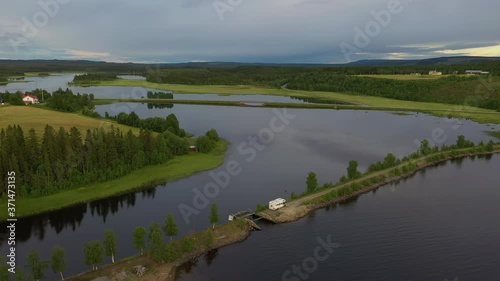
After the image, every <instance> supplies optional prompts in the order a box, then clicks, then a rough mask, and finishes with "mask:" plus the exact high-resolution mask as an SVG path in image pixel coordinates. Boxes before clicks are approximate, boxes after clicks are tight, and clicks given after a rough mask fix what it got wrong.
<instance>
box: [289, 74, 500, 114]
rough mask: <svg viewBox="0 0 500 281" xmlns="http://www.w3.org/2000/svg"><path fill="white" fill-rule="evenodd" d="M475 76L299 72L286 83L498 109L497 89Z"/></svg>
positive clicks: (499, 96) (312, 88) (295, 86)
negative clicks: (398, 76)
mask: <svg viewBox="0 0 500 281" xmlns="http://www.w3.org/2000/svg"><path fill="white" fill-rule="evenodd" d="M484 82H485V81H482V80H481V79H480V78H479V77H478V76H465V77H463V76H448V77H444V78H441V79H428V80H416V81H415V80H409V81H401V80H395V79H380V78H370V77H359V76H353V75H332V74H330V73H321V72H315V73H309V74H302V75H300V76H298V77H296V78H295V79H293V80H292V81H290V82H289V83H288V85H287V87H288V88H289V89H295V90H305V91H328V92H350V93H354V94H361V95H367V96H378V97H384V98H391V99H397V100H407V101H423V102H441V103H450V104H460V105H470V106H476V107H482V108H488V109H494V110H499V111H500V89H498V86H497V85H496V84H494V83H488V82H487V83H486V85H484Z"/></svg>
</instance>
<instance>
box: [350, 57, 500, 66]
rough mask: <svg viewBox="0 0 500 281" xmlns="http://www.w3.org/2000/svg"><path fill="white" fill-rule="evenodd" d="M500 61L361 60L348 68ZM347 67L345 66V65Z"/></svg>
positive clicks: (495, 59) (461, 59) (478, 58)
mask: <svg viewBox="0 0 500 281" xmlns="http://www.w3.org/2000/svg"><path fill="white" fill-rule="evenodd" d="M491 61H500V57H468V56H459V57H440V58H431V59H422V60H359V61H355V62H351V63H348V64H346V65H348V66H412V65H453V64H469V63H481V62H491ZM344 66H345V65H344Z"/></svg>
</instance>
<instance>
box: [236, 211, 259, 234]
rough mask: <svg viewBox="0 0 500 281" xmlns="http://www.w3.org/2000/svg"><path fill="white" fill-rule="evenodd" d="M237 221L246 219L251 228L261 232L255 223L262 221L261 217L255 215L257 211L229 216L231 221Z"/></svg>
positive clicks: (241, 212)
mask: <svg viewBox="0 0 500 281" xmlns="http://www.w3.org/2000/svg"><path fill="white" fill-rule="evenodd" d="M235 219H245V220H246V221H247V223H248V225H249V226H250V227H252V228H253V229H256V230H261V228H260V227H259V226H258V225H257V224H256V223H255V222H256V221H258V220H260V219H262V218H261V217H259V216H256V215H255V211H253V210H250V209H248V210H246V211H240V212H237V213H236V214H231V215H229V220H230V221H232V220H235Z"/></svg>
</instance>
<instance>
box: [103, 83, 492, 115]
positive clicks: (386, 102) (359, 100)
mask: <svg viewBox="0 0 500 281" xmlns="http://www.w3.org/2000/svg"><path fill="white" fill-rule="evenodd" d="M99 85H100V86H132V87H146V88H154V89H158V90H168V91H173V92H174V93H177V94H182V93H205V94H221V95H230V94H238V95H275V96H293V97H302V98H321V99H325V100H330V101H333V102H334V101H341V102H345V103H354V104H359V105H367V106H378V107H394V108H406V109H420V110H421V109H440V110H451V111H460V110H470V111H481V112H494V111H493V110H489V109H482V108H477V107H472V106H462V105H453V104H444V103H430V102H415V101H401V100H394V99H387V98H381V97H374V96H362V95H356V94H346V93H334V92H320V91H298V90H287V89H275V88H266V87H256V86H250V85H239V86H224V85H202V86H200V85H179V84H160V83H152V82H147V81H141V80H125V79H117V80H114V81H103V82H101V83H100V84H99Z"/></svg>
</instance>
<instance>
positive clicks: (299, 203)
mask: <svg viewBox="0 0 500 281" xmlns="http://www.w3.org/2000/svg"><path fill="white" fill-rule="evenodd" d="M472 149H474V148H472ZM468 150H471V148H469V149H467V151H466V152H464V153H461V154H459V155H456V156H451V155H448V156H446V157H445V158H444V159H442V160H436V161H432V162H424V163H418V166H417V167H416V168H415V169H413V170H412V171H409V172H407V173H404V174H401V175H397V176H388V177H386V178H385V179H384V180H382V181H380V182H377V183H374V184H371V185H369V186H368V187H365V188H362V189H360V190H358V191H355V192H353V193H351V194H348V195H345V196H341V197H338V198H333V199H329V200H326V201H323V202H315V201H314V200H317V199H321V198H322V197H323V196H325V195H327V194H329V193H330V192H332V191H333V190H336V189H340V188H342V187H345V186H348V185H350V184H352V183H360V182H362V181H363V180H367V179H371V178H374V177H377V176H378V175H379V174H382V175H384V176H387V175H389V174H390V172H392V171H393V170H395V169H398V168H399V167H401V166H402V165H405V164H401V165H398V166H396V167H392V168H389V169H385V170H382V171H379V172H375V173H372V174H369V175H366V176H363V177H360V178H358V179H356V180H353V181H349V182H347V183H344V184H341V185H338V186H333V187H330V188H327V189H324V190H321V191H318V192H316V193H313V194H309V195H306V196H304V197H300V198H298V199H296V200H293V201H289V202H287V206H285V207H283V208H281V209H279V210H276V211H271V210H265V211H262V212H258V213H256V215H257V216H259V217H261V218H263V219H265V220H267V221H270V222H272V223H275V224H282V223H289V222H294V221H298V220H300V219H302V218H304V217H305V216H306V215H308V214H310V213H312V212H314V211H316V210H318V209H322V208H325V207H328V206H331V205H333V204H337V203H341V202H344V201H347V200H350V199H352V198H355V197H357V196H359V195H362V194H365V193H367V192H370V191H372V190H375V189H378V188H379V187H382V186H384V185H387V184H392V183H395V182H397V181H400V180H402V179H406V178H409V177H411V176H413V175H415V174H416V173H417V172H419V171H421V170H424V169H426V168H428V167H432V166H436V165H438V164H441V163H446V162H448V161H451V160H456V159H463V158H467V157H475V156H489V155H494V154H500V146H499V145H496V146H495V149H494V150H493V151H492V152H470V151H468ZM434 155H439V154H434ZM430 156H433V155H432V154H431V155H427V156H425V157H422V158H419V159H416V161H425V159H427V158H428V157H430ZM406 164H407V163H406Z"/></svg>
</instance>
